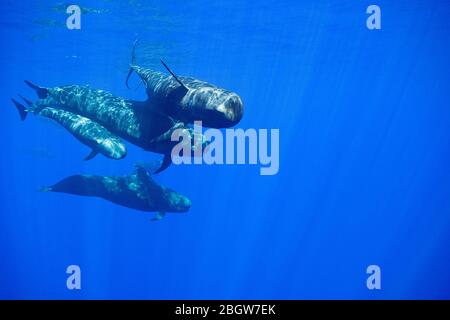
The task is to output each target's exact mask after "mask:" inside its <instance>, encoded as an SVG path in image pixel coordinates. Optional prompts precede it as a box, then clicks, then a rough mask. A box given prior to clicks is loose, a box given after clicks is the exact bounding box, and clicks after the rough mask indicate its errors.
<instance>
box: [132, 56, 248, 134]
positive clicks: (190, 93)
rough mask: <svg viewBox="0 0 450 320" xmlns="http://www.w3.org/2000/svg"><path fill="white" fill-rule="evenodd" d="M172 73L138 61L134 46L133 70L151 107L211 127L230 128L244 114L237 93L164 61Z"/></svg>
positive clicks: (185, 121) (176, 117)
mask: <svg viewBox="0 0 450 320" xmlns="http://www.w3.org/2000/svg"><path fill="white" fill-rule="evenodd" d="M161 62H162V64H163V65H164V67H165V68H166V69H167V71H168V72H169V73H170V75H167V74H164V73H162V72H158V71H154V70H151V69H146V68H143V67H140V66H138V65H136V64H135V54H134V48H133V53H132V61H131V64H130V72H129V74H128V77H127V81H126V85H127V87H128V80H129V78H130V76H131V73H132V72H133V71H134V72H136V74H137V75H138V76H139V77H140V78H141V80H142V81H143V82H144V84H145V87H146V90H147V95H148V97H149V104H150V106H151V107H152V108H154V109H156V110H160V111H161V112H163V113H165V114H167V115H169V116H171V117H173V118H175V119H177V120H180V121H182V122H184V123H193V122H194V121H199V120H200V121H202V125H203V126H205V127H212V128H229V127H232V126H234V125H236V124H237V123H238V122H239V121H240V120H241V119H242V116H243V113H244V106H243V103H242V100H241V98H240V97H239V96H238V95H237V94H236V93H234V92H231V91H228V90H225V89H222V88H219V87H217V86H215V85H213V84H210V83H208V82H205V81H201V80H198V79H194V78H191V77H184V76H176V75H175V74H174V73H173V72H172V71H171V70H170V69H169V67H168V66H167V65H166V64H165V63H164V62H163V61H162V60H161Z"/></svg>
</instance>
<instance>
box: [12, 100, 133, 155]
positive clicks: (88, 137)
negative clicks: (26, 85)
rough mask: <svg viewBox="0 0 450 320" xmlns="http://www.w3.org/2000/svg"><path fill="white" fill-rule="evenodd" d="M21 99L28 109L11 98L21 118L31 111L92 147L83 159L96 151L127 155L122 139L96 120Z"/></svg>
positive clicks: (104, 153) (23, 118)
mask: <svg viewBox="0 0 450 320" xmlns="http://www.w3.org/2000/svg"><path fill="white" fill-rule="evenodd" d="M23 99H24V100H25V102H26V103H27V104H28V109H27V108H25V106H23V105H22V104H20V103H19V102H17V101H16V100H14V99H12V101H13V103H14V104H15V105H16V107H17V109H18V110H19V113H20V114H21V117H22V120H25V118H26V115H27V113H28V112H32V113H34V114H36V115H39V116H42V117H46V118H49V119H52V120H54V121H56V122H57V123H59V124H60V125H61V126H63V127H64V128H65V129H66V130H67V131H68V132H69V133H71V134H72V135H73V136H74V137H75V138H76V139H78V140H79V141H80V142H81V143H83V144H85V145H86V146H88V147H90V148H91V149H92V152H91V153H90V154H89V155H88V156H87V157H86V158H85V160H89V159H91V158H93V157H94V156H95V155H97V154H98V153H101V154H103V155H104V156H106V157H108V158H111V159H115V160H119V159H122V158H124V157H125V156H126V155H127V148H126V146H125V144H124V143H123V141H122V140H121V139H120V138H118V137H117V136H115V135H114V134H112V133H111V132H109V131H108V130H107V129H105V128H104V127H102V126H101V125H99V124H98V123H97V122H95V121H92V120H90V119H88V118H86V117H83V116H80V115H78V114H74V113H71V112H69V111H66V110H62V109H56V108H53V107H41V106H36V105H34V104H32V103H31V101H29V100H27V99H25V98H23Z"/></svg>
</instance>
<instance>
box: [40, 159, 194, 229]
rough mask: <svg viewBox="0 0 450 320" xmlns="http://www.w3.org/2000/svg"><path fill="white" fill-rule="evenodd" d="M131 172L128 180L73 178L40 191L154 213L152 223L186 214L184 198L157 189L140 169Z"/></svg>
mask: <svg viewBox="0 0 450 320" xmlns="http://www.w3.org/2000/svg"><path fill="white" fill-rule="evenodd" d="M135 168H136V169H135V171H134V172H133V173H132V174H131V175H128V176H96V175H73V176H70V177H67V178H65V179H63V180H61V181H59V182H57V183H56V184H54V185H51V186H48V187H43V188H41V191H44V192H47V191H51V192H61V193H68V194H74V195H79V196H88V197H99V198H103V199H105V200H108V201H111V202H113V203H115V204H118V205H121V206H124V207H128V208H131V209H136V210H140V211H147V212H158V213H157V215H156V216H155V217H154V218H153V220H160V219H162V218H163V217H164V216H165V214H166V213H167V212H174V213H177V212H187V211H188V210H189V208H190V207H191V201H190V200H189V199H188V198H187V197H185V196H183V195H181V194H179V193H178V192H176V191H174V190H171V189H169V188H165V187H163V186H160V185H158V184H157V183H156V182H155V181H154V180H153V178H152V177H151V175H150V174H149V173H148V171H147V169H146V168H144V166H142V165H136V166H135Z"/></svg>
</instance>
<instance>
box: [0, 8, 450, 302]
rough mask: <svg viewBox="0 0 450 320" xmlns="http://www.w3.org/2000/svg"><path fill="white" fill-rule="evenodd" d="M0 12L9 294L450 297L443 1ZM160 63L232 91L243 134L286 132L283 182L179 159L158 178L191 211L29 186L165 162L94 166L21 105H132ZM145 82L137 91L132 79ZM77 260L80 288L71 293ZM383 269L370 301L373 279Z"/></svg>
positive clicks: (3, 285)
mask: <svg viewBox="0 0 450 320" xmlns="http://www.w3.org/2000/svg"><path fill="white" fill-rule="evenodd" d="M76 4H77V5H80V6H81V7H83V8H88V9H91V10H85V11H84V12H83V13H82V16H81V19H82V20H81V29H80V30H68V29H67V28H66V26H65V21H66V18H67V17H68V15H67V14H66V13H65V8H66V7H67V5H68V4H66V3H64V2H58V1H49V0H45V1H20V2H19V1H11V0H9V1H2V2H1V4H0V6H1V7H0V10H1V11H0V12H1V13H0V14H1V21H0V27H1V30H0V34H1V43H2V50H1V51H0V60H1V66H2V72H1V76H0V79H1V80H0V81H1V83H0V92H1V94H0V99H1V102H2V103H1V104H2V111H1V115H2V117H1V118H2V125H1V126H0V134H1V137H2V139H1V140H2V144H1V147H2V152H1V157H0V164H1V166H0V172H1V180H0V192H1V193H0V194H1V203H0V298H3V299H30V298H36V299H119V298H120V299H336V298H337V299H383V298H385V299H400V298H406V299H418V298H425V299H430V298H439V299H442V298H445V299H447V298H450V291H449V285H450V274H449V272H448V270H449V269H450V251H449V250H448V244H449V241H450V196H449V195H450V170H449V167H448V163H449V160H450V147H449V146H450V144H449V140H450V109H449V106H450V87H449V83H450V81H449V80H450V61H449V57H450V27H449V20H448V17H449V15H450V3H449V2H448V1H445V0H440V1H438V0H435V1H426V0H409V1H404V0H402V1H384V0H379V1H376V4H377V5H379V6H380V8H381V12H382V15H381V16H382V28H381V30H368V29H367V27H366V19H367V17H368V15H367V14H366V8H367V6H368V5H370V4H372V3H369V2H367V1H347V0H346V1H330V0H314V1H312V0H296V1H272V0H259V1H237V0H220V1H217V0H210V1H197V0H195V1H144V0H128V1H112V0H97V1H76ZM135 39H139V41H140V42H139V44H138V47H137V52H136V56H137V61H138V63H140V64H142V65H146V66H148V67H152V68H155V69H157V70H160V71H164V69H163V67H162V66H161V65H160V64H159V59H160V58H164V59H165V61H166V62H167V63H168V64H169V65H170V66H171V67H172V68H173V69H174V70H175V71H176V72H177V73H178V74H180V75H189V76H193V77H196V78H199V79H202V80H206V81H209V82H211V83H214V84H217V85H219V86H221V87H224V88H227V89H230V90H233V91H235V92H237V93H238V94H239V95H240V96H241V98H242V100H243V101H244V105H245V112H244V117H243V119H242V121H241V122H240V123H239V124H238V125H237V127H238V128H243V129H247V128H257V129H258V128H267V129H270V128H278V129H279V130H280V170H279V173H278V174H277V175H274V176H261V175H260V174H259V166H255V165H223V166H220V165H213V166H208V165H191V166H189V165H184V166H171V167H170V168H169V169H167V170H166V171H164V172H163V173H161V174H159V175H158V176H156V177H155V180H156V181H157V182H158V183H161V184H162V185H165V186H168V187H171V188H173V189H175V190H177V191H179V192H180V193H182V194H185V195H187V196H188V197H189V198H190V199H191V201H192V208H191V209H190V211H189V212H188V213H185V214H168V215H167V216H166V218H165V219H164V220H162V221H158V222H152V221H151V218H152V217H153V215H152V214H149V213H144V212H139V211H135V210H131V209H127V208H124V207H120V206H117V205H115V204H113V203H109V202H107V201H104V200H101V199H96V198H87V197H86V198H84V197H77V196H72V195H66V194H58V193H41V192H38V189H39V187H40V186H43V185H50V184H53V183H55V182H57V181H59V180H60V179H62V178H64V177H66V176H69V175H72V174H78V173H87V174H102V175H125V174H128V173H130V172H131V171H132V167H133V163H134V162H136V161H144V160H152V159H153V160H154V159H158V158H159V157H160V156H158V155H156V154H152V153H148V152H145V151H142V150H140V149H139V148H137V147H134V146H132V145H131V144H129V143H128V144H127V147H128V150H129V153H128V156H127V157H126V158H125V159H123V160H120V161H114V160H110V159H106V158H104V157H102V156H98V157H96V158H95V159H93V160H90V161H88V162H85V161H82V159H83V158H84V157H85V156H86V155H87V154H88V153H89V150H88V148H86V147H85V146H84V145H82V144H80V143H79V142H78V141H77V140H75V139H74V138H73V137H72V136H70V135H69V134H68V133H67V132H66V131H64V130H63V129H61V128H58V126H57V125H56V124H53V123H52V122H51V121H45V120H42V119H40V118H38V117H33V116H30V117H29V119H27V120H26V121H24V122H22V121H20V119H19V116H18V114H17V111H16V110H15V108H14V106H13V105H12V103H11V101H10V98H11V97H15V96H16V95H17V93H20V94H23V95H25V96H27V97H29V98H33V99H35V95H34V92H32V90H30V89H29V88H27V87H26V85H25V84H24V83H23V80H24V79H28V80H31V81H33V82H35V83H37V84H39V85H42V86H47V87H51V86H60V85H65V84H89V85H90V86H92V87H93V88H101V89H105V90H109V91H111V92H113V93H114V94H117V95H120V96H124V97H127V98H133V99H142V100H143V99H145V97H146V96H145V92H144V89H143V88H142V87H141V88H139V89H137V90H128V89H126V87H125V84H124V82H125V77H126V74H127V71H128V64H129V61H130V52H131V47H132V44H133V41H134V40H135ZM133 81H134V84H137V78H136V77H134V78H133ZM72 264H75V265H79V266H80V268H81V270H82V278H81V279H82V288H81V290H68V289H67V288H66V279H67V276H68V275H67V274H66V268H67V266H69V265H72ZM372 264H375V265H378V266H380V268H381V275H382V282H381V283H382V287H381V290H368V289H367V287H366V279H367V277H368V275H367V274H366V268H367V266H369V265H372Z"/></svg>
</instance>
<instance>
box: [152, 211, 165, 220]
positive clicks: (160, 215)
mask: <svg viewBox="0 0 450 320" xmlns="http://www.w3.org/2000/svg"><path fill="white" fill-rule="evenodd" d="M165 216H166V213H165V212H163V211H160V212H158V213H157V214H156V215H155V216H154V217H153V218H152V221H159V220H161V219H162V218H164V217H165Z"/></svg>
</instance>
